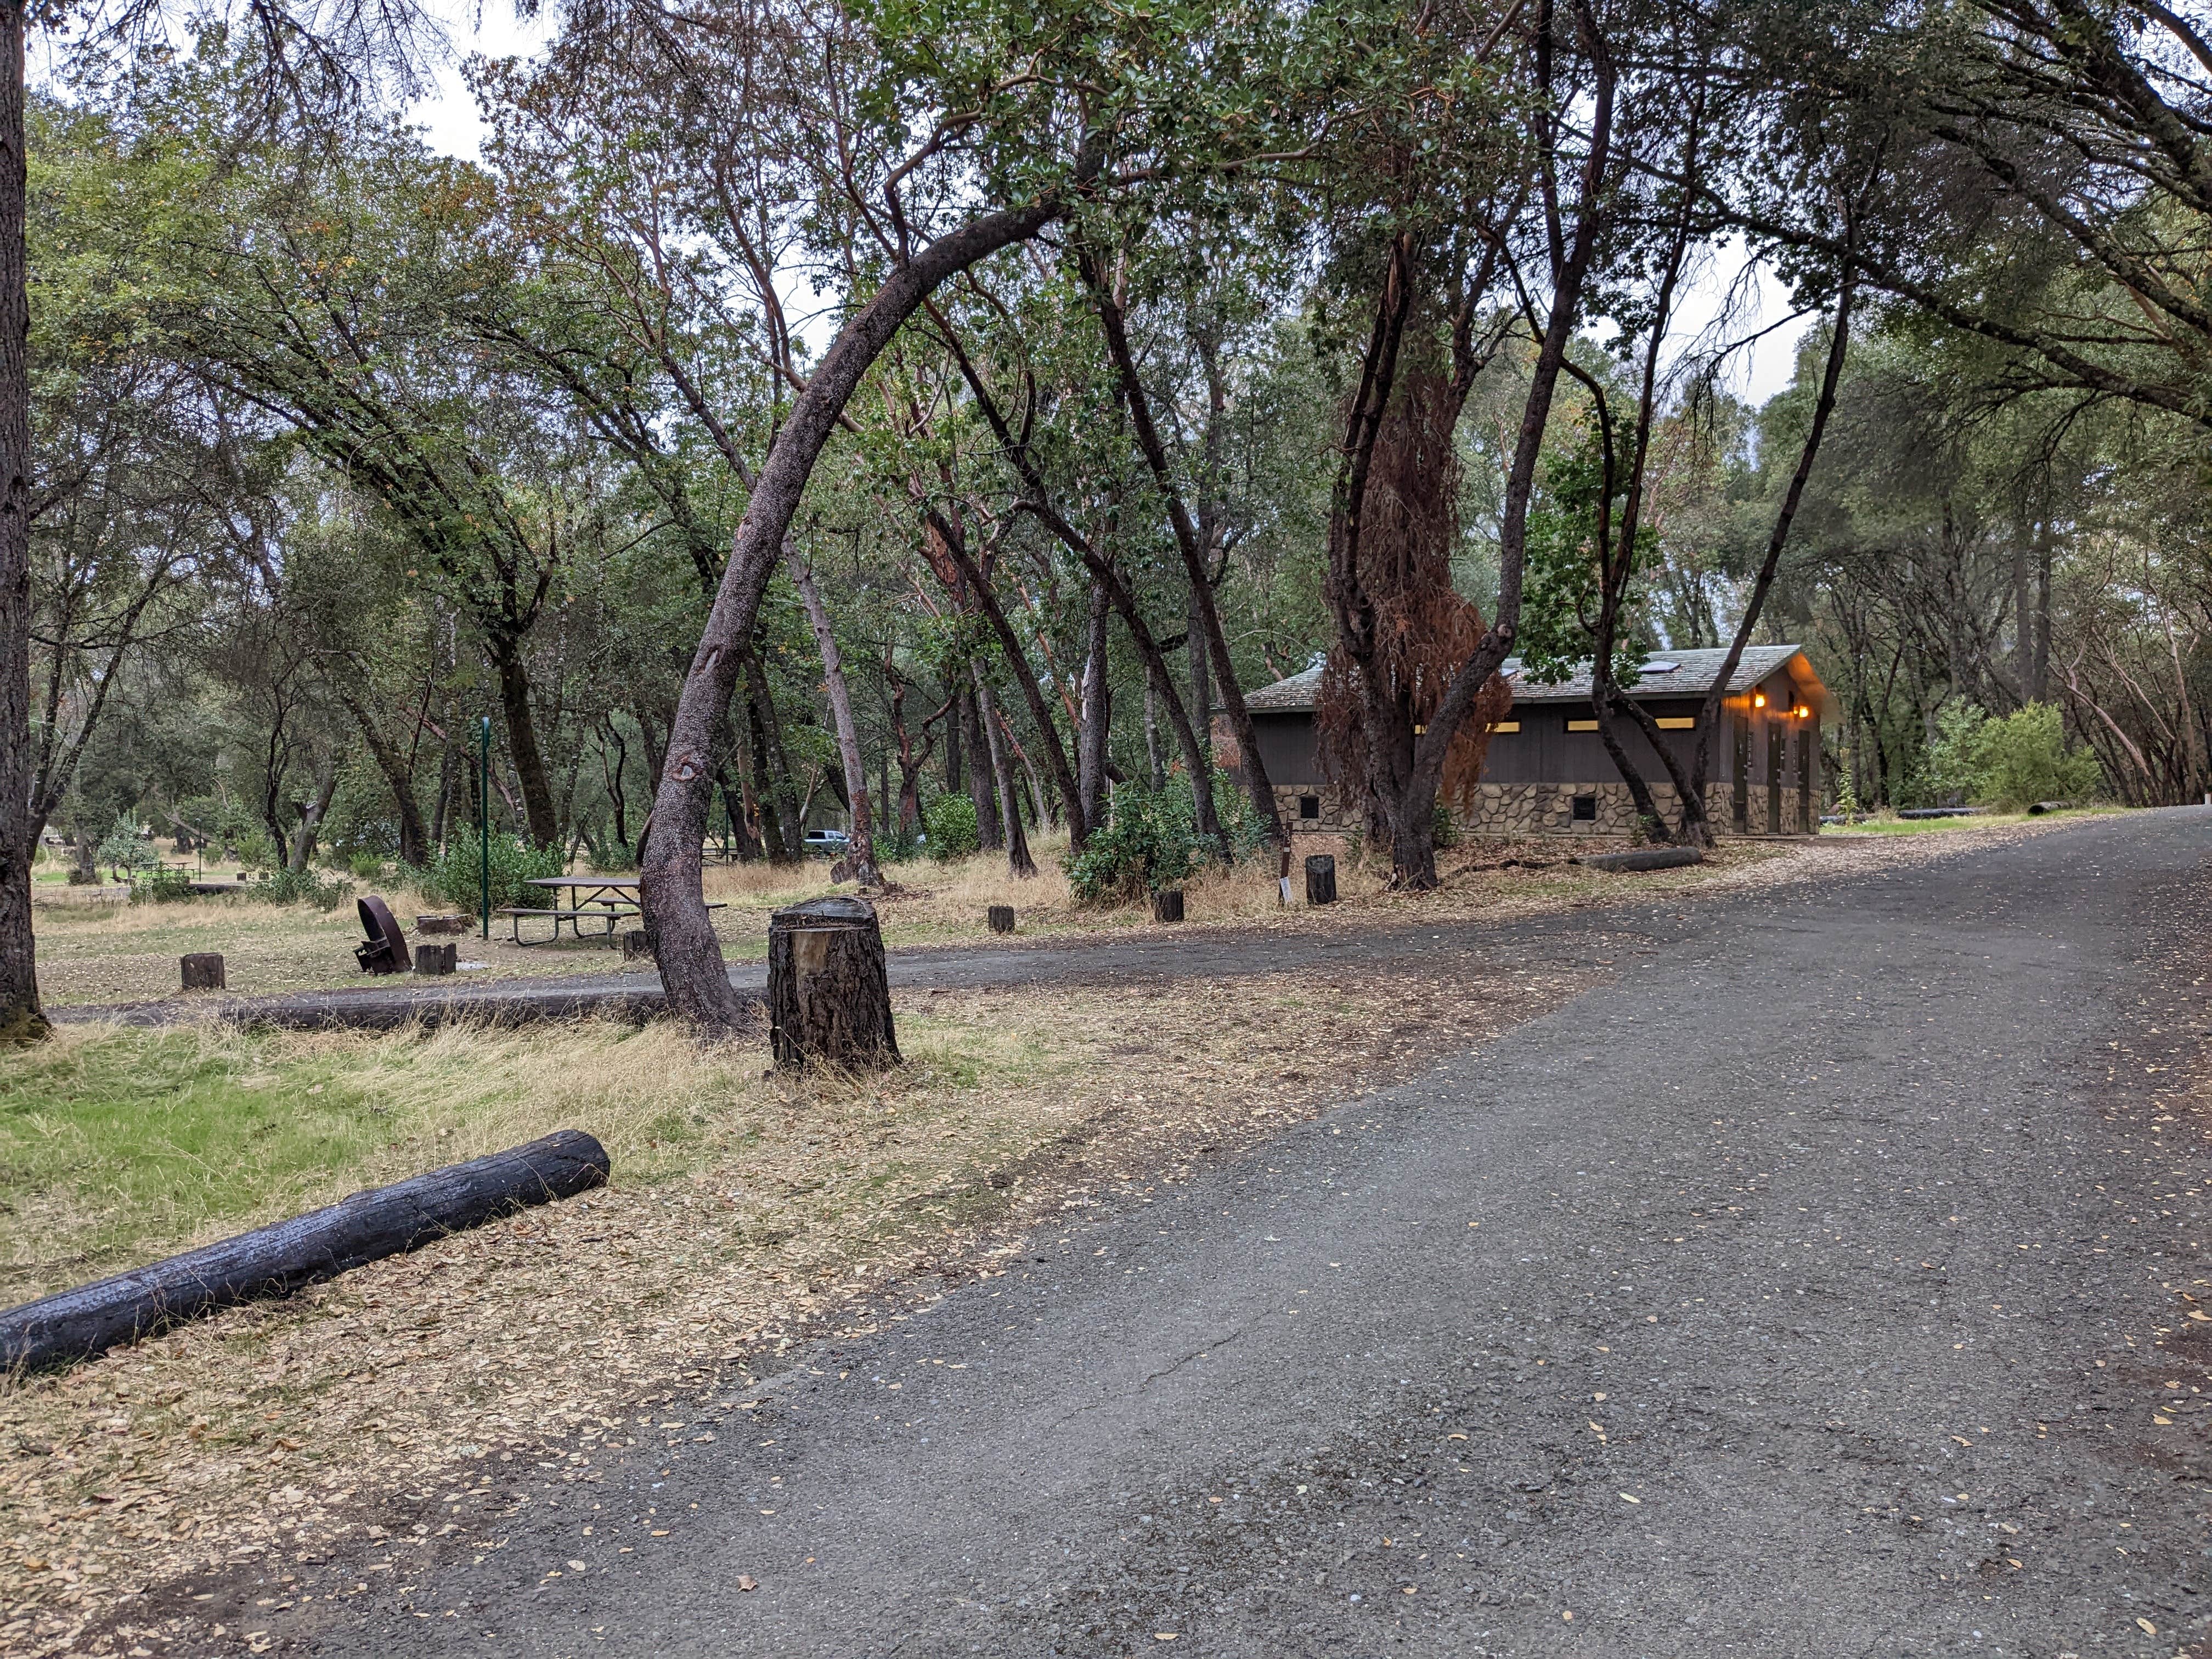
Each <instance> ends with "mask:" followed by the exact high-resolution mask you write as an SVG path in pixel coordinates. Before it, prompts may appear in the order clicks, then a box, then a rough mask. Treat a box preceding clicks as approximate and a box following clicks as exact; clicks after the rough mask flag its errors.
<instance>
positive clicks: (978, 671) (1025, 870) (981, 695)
mask: <svg viewBox="0 0 2212 1659" xmlns="http://www.w3.org/2000/svg"><path fill="white" fill-rule="evenodd" d="M972 668H973V671H974V673H975V718H976V723H977V724H978V725H980V726H981V727H982V728H983V740H984V743H985V744H987V746H988V748H989V750H990V753H991V770H992V772H993V773H994V775H996V776H997V778H998V781H999V816H1000V818H1001V819H1002V820H1003V821H1004V823H1005V826H1006V872H1007V873H1008V874H1009V875H1012V876H1018V877H1020V878H1024V879H1027V878H1029V877H1030V876H1034V875H1035V874H1036V872H1037V867H1036V860H1035V859H1033V858H1031V857H1030V838H1029V834H1028V832H1027V831H1026V830H1024V829H1023V828H1022V803H1021V798H1020V797H1019V796H1018V794H1016V793H1015V792H1014V769H1013V768H1012V766H1010V765H1009V764H1007V762H1006V743H1005V741H1004V739H1003V738H1001V737H1000V733H999V708H998V703H997V701H996V700H995V699H994V698H993V696H991V686H990V682H989V681H987V680H986V679H985V678H983V665H981V663H976V664H974V665H972Z"/></svg>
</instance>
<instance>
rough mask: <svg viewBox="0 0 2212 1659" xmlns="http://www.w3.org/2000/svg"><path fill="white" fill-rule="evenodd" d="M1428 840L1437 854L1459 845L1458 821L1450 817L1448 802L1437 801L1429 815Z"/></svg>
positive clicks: (1450, 811)
mask: <svg viewBox="0 0 2212 1659" xmlns="http://www.w3.org/2000/svg"><path fill="white" fill-rule="evenodd" d="M1429 840H1430V842H1431V844H1432V845H1433V846H1434V847H1435V848H1437V851H1438V852H1442V851H1443V849H1444V848H1447V847H1456V846H1458V845H1459V820H1458V819H1457V818H1455V817H1453V816H1452V810H1451V805H1450V804H1449V802H1446V801H1438V802H1437V810H1436V811H1434V812H1432V813H1431V814H1430V815H1429Z"/></svg>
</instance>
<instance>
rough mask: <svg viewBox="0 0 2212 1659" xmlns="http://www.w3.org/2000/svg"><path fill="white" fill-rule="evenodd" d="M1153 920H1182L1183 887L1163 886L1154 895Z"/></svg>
mask: <svg viewBox="0 0 2212 1659" xmlns="http://www.w3.org/2000/svg"><path fill="white" fill-rule="evenodd" d="M1152 920H1153V921H1182V888H1180V887H1163V888H1161V889H1160V890H1159V891H1158V892H1157V893H1155V894H1153V895H1152Z"/></svg>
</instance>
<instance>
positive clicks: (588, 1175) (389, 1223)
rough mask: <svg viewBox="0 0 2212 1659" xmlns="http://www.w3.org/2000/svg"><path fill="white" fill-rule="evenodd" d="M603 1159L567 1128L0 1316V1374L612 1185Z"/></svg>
mask: <svg viewBox="0 0 2212 1659" xmlns="http://www.w3.org/2000/svg"><path fill="white" fill-rule="evenodd" d="M609 1169H610V1165H609V1164H608V1161H607V1154H606V1149H605V1147H603V1146H600V1145H599V1142H598V1141H596V1140H594V1139H592V1137H591V1136H590V1135H587V1134H585V1133H582V1132H580V1131H579V1130H575V1129H563V1130H562V1131H560V1132H559V1133H556V1134H550V1135H547V1136H546V1137H545V1138H544V1139H542V1140H533V1141H532V1142H530V1143H529V1144H528V1145H527V1146H516V1147H513V1148H512V1149H511V1150H509V1151H507V1152H495V1153H493V1154H492V1155H491V1156H490V1157H489V1158H475V1159H472V1160H471V1161H470V1162H469V1163H466V1164H453V1166H451V1167H450V1168H447V1169H443V1170H432V1171H431V1172H430V1173H429V1174H428V1175H421V1176H416V1177H415V1178H414V1179H413V1180H411V1181H403V1182H398V1184H397V1185H395V1186H391V1187H377V1188H370V1189H369V1190H368V1191H367V1192H360V1193H356V1194H354V1195H353V1196H352V1197H351V1198H349V1199H345V1200H342V1201H341V1202H339V1203H337V1204H333V1205H331V1206H330V1207H329V1208H328V1209H324V1210H315V1211H312V1212H309V1213H308V1214H307V1215H303V1216H296V1217H295V1218H293V1219H291V1220H289V1221H283V1222H279V1223H277V1224H276V1225H275V1226H273V1227H262V1228H258V1229H257V1230H255V1231H252V1232H250V1233H241V1234H240V1235H239V1236H238V1237H235V1238H229V1239H225V1240H224V1241H223V1242H222V1243H220V1244H210V1245H208V1246H207V1247H206V1248H205V1249H197V1250H191V1251H188V1252H186V1253H185V1255H176V1256H171V1257H170V1258H169V1259H168V1260H167V1261H159V1262H156V1263H155V1264H154V1265H153V1266H152V1267H142V1268H140V1269H138V1270H137V1271H136V1272H134V1273H118V1274H117V1275H116V1276H115V1277H114V1278H112V1279H100V1281H98V1282H97V1283H95V1284H91V1285H81V1286H79V1287H78V1288H77V1289H76V1290H73V1291H62V1292H61V1293H60V1294H59V1295H58V1296H50V1297H45V1298H44V1299H43V1300H40V1301H37V1302H32V1303H27V1304H24V1305H23V1306H21V1307H20V1308H12V1309H10V1310H8V1311H7V1312H6V1313H4V1314H0V1370H9V1369H13V1368H15V1367H17V1366H21V1367H22V1368H23V1369H25V1370H40V1369H43V1368H46V1367H49V1366H54V1365H67V1364H74V1363H76V1361H78V1360H82V1359H89V1358H94V1357H95V1356H97V1355H100V1354H102V1353H105V1352H106V1351H107V1350H108V1349H110V1348H112V1347H115V1346H118V1345H119V1344H122V1343H125V1342H132V1341H136V1340H137V1339H138V1338H140V1337H143V1336H151V1335H154V1334H156V1333H158V1332H161V1331H164V1330H167V1328H169V1327H171V1326H173V1325H177V1324H181V1323H182V1322H184V1321H185V1320H188V1319H193V1318H197V1317H198V1316H200V1315H202V1314H205V1313H210V1312H212V1311H214V1310H216V1309H218V1308H230V1307H235V1306H237V1305H238V1304H240V1303H244V1302H251V1301H254V1300H257V1299H259V1298H261V1297H276V1296H289V1294H291V1292H293V1291H296V1290H298V1289H300V1288H301V1286H303V1285H312V1284H314V1283H316V1282H317V1281H318V1280H320V1279H331V1278H334V1277H336V1276H337V1274H339V1273H344V1272H346V1271H347V1270H348V1269H349V1268H353V1267H362V1266H364V1265H365V1264H367V1263H368V1262H371V1261H382V1260H383V1259H384V1258H385V1257H386V1256H389V1255H401V1254H403V1253H404V1252H405V1251H408V1250H412V1249H419V1248H420V1247H421V1246H422V1245H425V1244H430V1243H435V1242H436V1241H437V1240H439V1239H441V1238H444V1237H447V1236H448V1235H450V1234H453V1233H456V1232H459V1231H462V1230H463V1229H464V1228H467V1227H476V1226H480V1225H483V1223H484V1222H487V1221H491V1220H495V1219H496V1218H499V1217H501V1216H503V1215H507V1214H511V1213H512V1212H514V1211H516V1210H520V1209H524V1208H526V1207H528V1206H531V1205H533V1204H544V1203H548V1202H550V1201H551V1200H554V1199H559V1198H573V1197H574V1196H575V1194H578V1193H583V1192H589V1191H590V1190H591V1189H592V1188H594V1187H601V1186H605V1184H606V1180H607V1176H608V1172H609Z"/></svg>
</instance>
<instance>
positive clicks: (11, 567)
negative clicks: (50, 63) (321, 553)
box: [0, 0, 46, 1042]
mask: <svg viewBox="0 0 2212 1659" xmlns="http://www.w3.org/2000/svg"><path fill="white" fill-rule="evenodd" d="M23 24H24V9H23V7H22V6H21V5H20V4H17V3H14V0H0V56H4V58H5V62H4V63H0V1042H23V1041H26V1040H27V1039H30V1038H33V1037H40V1036H45V1035H46V1010H45V1009H44V1008H43V1007H41V1006H40V1003H39V975H38V961H37V957H36V954H35V950H34V947H33V943H32V939H31V857H32V854H33V853H34V852H35V851H36V850H37V848H36V842H35V841H34V839H33V834H32V830H31V773H32V767H33V749H32V744H31V520H30V508H31V302H30V290H29V255H28V253H27V251H26V246H25V220H26V216H27V212H28V207H29V201H28V186H27V179H26V174H25V168H24V151H23V145H24V135H23V104H24V82H23Z"/></svg>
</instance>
